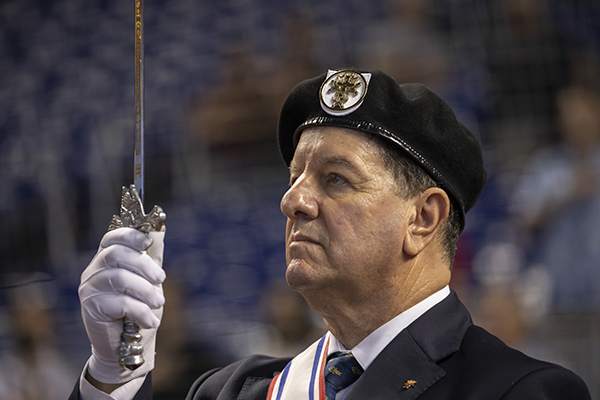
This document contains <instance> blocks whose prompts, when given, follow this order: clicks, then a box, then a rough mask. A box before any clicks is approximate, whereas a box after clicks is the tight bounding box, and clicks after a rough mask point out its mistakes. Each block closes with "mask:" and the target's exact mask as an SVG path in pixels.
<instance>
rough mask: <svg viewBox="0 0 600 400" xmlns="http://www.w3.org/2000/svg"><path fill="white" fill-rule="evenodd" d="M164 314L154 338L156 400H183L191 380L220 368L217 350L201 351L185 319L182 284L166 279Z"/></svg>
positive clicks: (220, 363) (201, 348) (220, 362)
mask: <svg viewBox="0 0 600 400" xmlns="http://www.w3.org/2000/svg"><path fill="white" fill-rule="evenodd" d="M163 289H164V293H165V296H166V298H168V299H169V300H168V301H167V302H166V303H165V308H164V315H163V319H162V322H161V326H160V330H159V331H158V336H157V342H156V343H157V345H156V347H157V356H156V357H157V362H156V367H155V368H154V370H153V371H152V386H153V389H154V397H153V398H154V399H155V400H171V399H184V398H185V396H186V394H187V391H188V389H189V387H190V386H191V384H192V383H193V382H194V380H195V379H196V378H197V377H198V376H200V375H202V374H203V373H204V372H206V371H208V370H210V369H212V368H216V367H218V366H222V365H223V363H222V361H220V360H218V357H217V356H216V351H210V350H209V349H207V348H203V347H202V346H201V345H200V343H198V342H197V341H196V340H195V338H194V337H193V335H192V330H191V329H190V327H189V320H188V319H187V318H186V304H185V303H186V296H185V293H184V290H183V287H182V285H180V284H179V283H178V282H177V281H176V280H175V279H168V280H166V281H165V283H164V285H163Z"/></svg>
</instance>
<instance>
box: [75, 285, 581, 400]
mask: <svg viewBox="0 0 600 400" xmlns="http://www.w3.org/2000/svg"><path fill="white" fill-rule="evenodd" d="M288 361H289V359H281V358H270V357H265V356H253V357H250V358H248V359H246V360H242V361H239V362H237V363H234V364H231V365H229V366H227V367H225V368H223V369H216V370H213V371H210V372H207V373H206V374H204V375H202V376H201V377H200V378H198V380H197V381H196V382H195V383H194V384H193V386H192V388H191V389H190V393H189V394H188V397H187V398H188V399H189V400H234V399H235V400H258V399H260V400H264V399H265V398H266V393H267V389H268V387H269V383H270V382H271V379H272V378H273V376H274V375H275V374H277V373H279V372H280V371H281V370H282V369H283V368H284V367H285V365H286V364H287V363H288ZM408 380H414V381H416V384H414V385H413V386H412V387H410V388H404V387H403V386H404V384H405V383H406V382H407V381H408ZM142 392H144V390H141V391H140V392H139V393H138V395H137V396H136V397H135V399H134V400H147V399H150V398H151V397H149V396H148V393H142ZM146 392H147V391H146ZM73 394H74V395H76V393H75V392H74V393H73ZM77 398H78V397H77V396H75V397H73V396H72V397H71V399H72V400H74V399H77ZM365 399H368V400H384V399H419V400H446V399H448V400H449V399H453V400H468V399H477V400H492V399H502V400H512V399H514V400H528V399H556V400H568V399H573V400H586V399H590V394H589V392H588V390H587V387H586V385H585V383H584V382H583V381H582V380H581V379H580V378H579V377H578V376H577V375H575V374H573V373H572V372H570V371H568V370H566V369H564V368H562V367H560V366H558V365H555V364H550V363H546V362H542V361H538V360H535V359H532V358H530V357H528V356H526V355H524V354H523V353H521V352H519V351H516V350H513V349H511V348H509V347H507V346H506V345H505V344H504V343H502V342H501V341H500V340H499V339H498V338H496V337H495V336H493V335H491V334H489V333H488V332H486V331H485V330H483V329H481V328H479V327H477V326H475V325H473V323H472V322H471V317H470V315H469V313H468V311H467V310H466V308H465V307H464V306H463V305H462V303H461V302H460V301H459V300H458V298H457V296H456V294H455V293H454V292H452V293H451V294H450V295H449V296H448V297H447V298H446V299H444V300H443V301H442V302H440V303H439V304H437V305H436V306H434V307H433V308H432V309H430V310H429V311H427V312H426V313H425V314H423V315H422V316H421V317H420V318H419V319H417V320H416V321H415V322H413V323H412V324H411V325H410V326H409V327H408V328H407V329H405V330H404V331H402V332H401V333H400V334H399V335H398V336H397V337H396V338H394V340H392V342H391V343H390V344H389V345H388V346H387V347H386V348H385V349H384V350H383V351H382V352H381V354H379V356H377V358H376V359H375V360H374V361H373V363H372V364H371V365H370V366H369V368H367V370H366V371H365V372H364V373H363V375H362V376H361V377H360V379H359V380H358V381H356V383H355V384H354V387H353V388H352V389H351V390H350V392H349V393H348V396H347V397H346V400H365Z"/></svg>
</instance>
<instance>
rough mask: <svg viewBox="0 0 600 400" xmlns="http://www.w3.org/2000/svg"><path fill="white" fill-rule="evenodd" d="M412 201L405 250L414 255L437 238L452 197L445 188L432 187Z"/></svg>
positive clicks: (446, 216) (448, 210)
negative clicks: (449, 196)
mask: <svg viewBox="0 0 600 400" xmlns="http://www.w3.org/2000/svg"><path fill="white" fill-rule="evenodd" d="M411 201H412V205H411V210H410V219H409V224H408V227H407V234H406V236H405V239H404V252H405V253H406V254H408V255H409V256H412V257H414V256H416V255H418V254H419V253H420V252H421V251H423V249H424V248H425V247H427V245H428V244H429V243H430V242H431V241H432V240H433V239H434V238H435V236H436V234H437V232H438V231H439V229H440V228H441V226H442V225H443V224H444V222H445V221H446V219H447V218H448V213H449V212H450V199H449V198H448V195H447V194H446V192H445V191H444V190H442V189H440V188H438V187H432V188H429V189H427V190H426V191H424V192H423V193H421V194H419V195H416V196H415V197H413V198H412V199H411Z"/></svg>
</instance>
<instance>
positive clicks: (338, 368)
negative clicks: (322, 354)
mask: <svg viewBox="0 0 600 400" xmlns="http://www.w3.org/2000/svg"><path fill="white" fill-rule="evenodd" d="M362 373H363V369H362V367H361V366H360V364H359V363H358V361H356V358H354V355H353V354H352V353H350V354H342V353H333V354H332V355H331V356H329V361H328V362H327V365H325V397H326V399H327V400H335V395H336V393H337V392H338V391H340V390H342V389H344V388H347V387H348V386H350V385H352V384H353V383H354V382H355V381H356V380H357V379H358V377H359V376H361V374H362Z"/></svg>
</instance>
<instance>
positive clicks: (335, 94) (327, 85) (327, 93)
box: [319, 70, 371, 116]
mask: <svg viewBox="0 0 600 400" xmlns="http://www.w3.org/2000/svg"><path fill="white" fill-rule="evenodd" d="M370 79H371V74H361V73H359V72H356V71H352V70H342V71H331V70H330V71H329V73H328V74H327V79H325V82H323V84H322V85H321V89H320V92H319V95H320V98H321V107H322V108H323V110H325V112H327V113H328V114H331V115H338V116H341V115H348V114H350V113H351V112H353V111H355V110H356V109H357V108H358V107H360V106H361V104H362V102H363V100H364V99H365V95H366V94H367V88H368V85H369V80H370Z"/></svg>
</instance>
